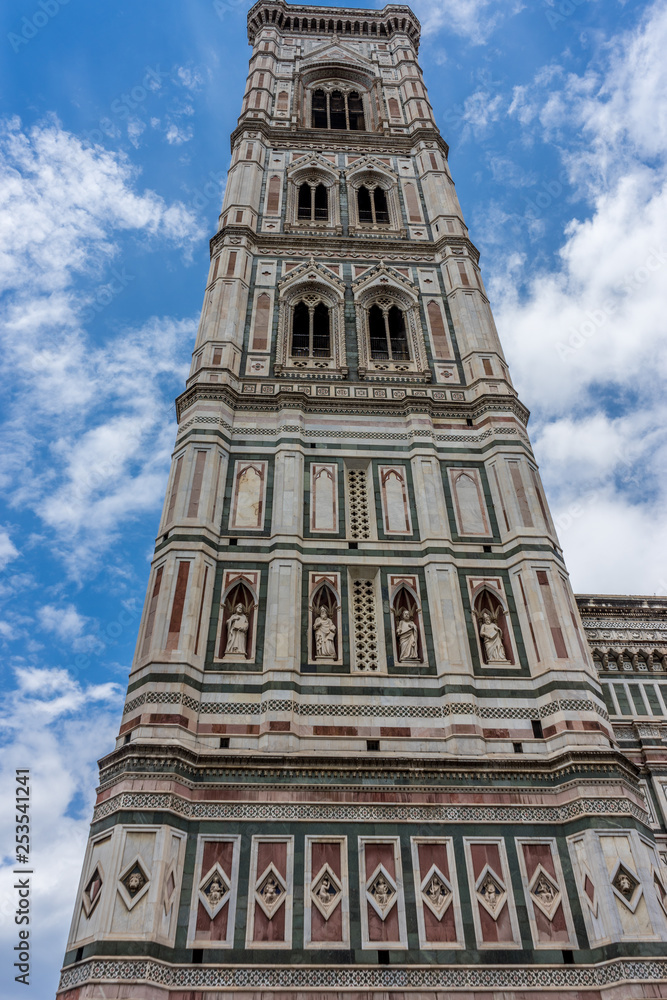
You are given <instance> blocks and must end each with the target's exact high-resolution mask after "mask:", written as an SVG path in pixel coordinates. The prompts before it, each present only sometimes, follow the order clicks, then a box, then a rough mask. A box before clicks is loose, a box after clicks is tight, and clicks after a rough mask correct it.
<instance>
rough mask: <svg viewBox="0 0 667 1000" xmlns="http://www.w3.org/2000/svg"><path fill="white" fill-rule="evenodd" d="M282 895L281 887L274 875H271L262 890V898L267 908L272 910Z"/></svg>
mask: <svg viewBox="0 0 667 1000" xmlns="http://www.w3.org/2000/svg"><path fill="white" fill-rule="evenodd" d="M279 895H280V886H279V885H278V883H277V882H276V880H275V879H274V877H273V875H269V877H268V878H267V880H266V882H265V883H264V885H263V887H262V889H261V896H262V899H263V900H264V903H265V904H266V906H268V907H269V909H271V907H272V906H274V905H275V904H276V902H277V901H278V896H279Z"/></svg>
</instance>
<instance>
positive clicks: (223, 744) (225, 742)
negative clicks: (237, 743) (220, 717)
mask: <svg viewBox="0 0 667 1000" xmlns="http://www.w3.org/2000/svg"><path fill="white" fill-rule="evenodd" d="M220 749H221V750H229V736H221V737H220Z"/></svg>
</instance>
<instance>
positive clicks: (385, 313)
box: [368, 305, 410, 361]
mask: <svg viewBox="0 0 667 1000" xmlns="http://www.w3.org/2000/svg"><path fill="white" fill-rule="evenodd" d="M368 330H369V334H370V346H371V358H372V359H373V360H374V361H409V360H410V351H409V349H408V334H407V328H406V324H405V316H404V314H403V310H402V309H399V308H398V306H379V305H373V306H371V308H370V309H369V311H368Z"/></svg>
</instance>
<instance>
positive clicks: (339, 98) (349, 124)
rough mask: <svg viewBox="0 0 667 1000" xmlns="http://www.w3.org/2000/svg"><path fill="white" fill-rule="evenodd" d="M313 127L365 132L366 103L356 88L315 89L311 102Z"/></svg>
mask: <svg viewBox="0 0 667 1000" xmlns="http://www.w3.org/2000/svg"><path fill="white" fill-rule="evenodd" d="M311 124H312V127H313V128H326V129H341V130H345V131H349V132H364V131H365V129H366V124H365V119H364V104H363V99H362V97H361V94H360V93H359V92H358V91H356V90H350V91H347V90H331V91H327V90H314V91H313V96H312V103H311Z"/></svg>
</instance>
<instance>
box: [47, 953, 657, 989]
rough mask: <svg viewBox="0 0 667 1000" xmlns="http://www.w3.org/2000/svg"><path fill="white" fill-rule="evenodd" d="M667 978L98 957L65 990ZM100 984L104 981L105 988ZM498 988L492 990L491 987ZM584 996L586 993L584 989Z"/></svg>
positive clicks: (585, 984)
mask: <svg viewBox="0 0 667 1000" xmlns="http://www.w3.org/2000/svg"><path fill="white" fill-rule="evenodd" d="M665 981H667V960H666V959H664V958H646V959H637V958H628V959H615V960H613V961H611V962H601V963H599V964H596V965H592V964H590V965H547V964H545V965H526V964H519V965H497V964H494V965H485V964H484V963H482V962H477V963H476V964H475V965H462V964H460V963H459V964H457V965H428V966H423V965H414V966H409V965H408V966H406V965H403V966H391V967H389V968H382V967H378V966H377V965H374V966H368V965H354V966H349V965H348V966H340V965H330V966H326V965H325V966H317V965H291V964H289V955H286V956H285V964H284V965H277V964H275V962H274V963H273V964H271V965H253V966H252V967H249V966H248V963H247V962H246V963H244V964H243V965H223V964H222V963H220V962H219V961H216V963H215V965H176V964H171V963H168V962H161V961H158V960H156V959H152V958H109V959H92V960H89V961H86V962H81V963H79V964H77V965H71V966H69V967H68V968H66V969H64V970H63V972H62V975H61V978H60V985H59V987H58V992H60V991H62V990H72V989H75V988H76V987H80V986H83V984H84V983H93V982H95V983H97V984H101V983H132V984H135V983H147V984H148V983H150V984H154V985H155V986H163V987H167V988H170V987H173V988H174V989H175V990H178V991H179V992H180V993H181V995H182V991H184V990H188V991H190V990H203V989H218V990H222V989H224V990H234V991H236V990H242V991H243V992H244V995H245V996H248V997H249V998H251V1000H255V998H257V997H258V996H259V993H258V991H260V990H294V991H295V995H296V994H297V993H298V992H299V991H303V990H307V991H309V992H312V993H315V994H317V995H319V996H322V997H325V996H327V994H326V993H325V992H324V991H328V990H355V991H358V990H381V991H385V990H392V991H393V990H396V989H399V990H400V991H401V995H406V993H407V992H410V993H411V992H412V991H419V994H420V996H421V995H424V996H425V994H422V991H424V990H438V991H441V990H464V991H466V993H469V991H470V990H485V991H486V990H494V991H497V990H510V991H512V992H514V991H515V990H522V991H531V992H532V991H535V993H534V995H535V998H536V1000H537V998H541V997H544V995H545V990H549V991H551V990H552V989H553V990H557V991H558V994H555V993H554V996H556V995H559V996H562V995H563V994H562V991H563V990H565V989H567V990H577V991H579V990H581V989H586V988H593V989H596V990H599V989H600V988H601V987H604V986H612V985H614V984H620V983H631V982H637V983H640V982H641V983H647V984H651V985H654V984H657V983H659V982H665ZM99 988H100V987H99V986H98V989H99ZM489 995H491V994H489ZM577 995H579V993H577Z"/></svg>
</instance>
